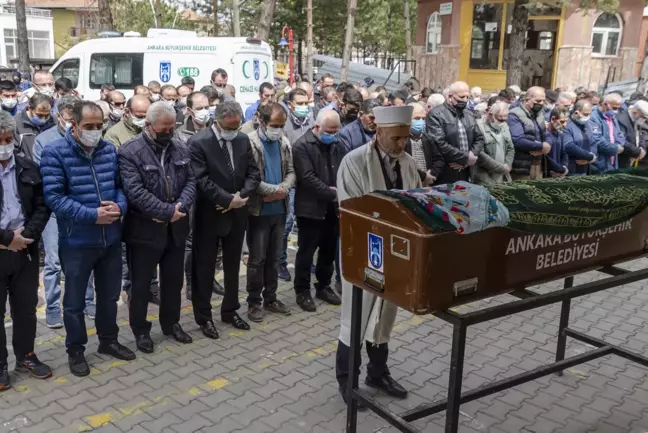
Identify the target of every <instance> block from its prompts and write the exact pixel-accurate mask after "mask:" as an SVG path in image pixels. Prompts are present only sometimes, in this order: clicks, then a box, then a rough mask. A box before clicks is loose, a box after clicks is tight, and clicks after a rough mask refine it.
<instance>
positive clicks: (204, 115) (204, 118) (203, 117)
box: [192, 108, 211, 125]
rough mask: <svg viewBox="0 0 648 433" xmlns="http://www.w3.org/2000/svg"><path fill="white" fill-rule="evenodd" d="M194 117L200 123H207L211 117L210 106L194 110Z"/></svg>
mask: <svg viewBox="0 0 648 433" xmlns="http://www.w3.org/2000/svg"><path fill="white" fill-rule="evenodd" d="M192 112H193V119H194V122H196V123H197V124H199V125H206V124H207V122H209V119H210V118H211V116H210V114H209V108H203V109H202V110H196V111H193V110H192Z"/></svg>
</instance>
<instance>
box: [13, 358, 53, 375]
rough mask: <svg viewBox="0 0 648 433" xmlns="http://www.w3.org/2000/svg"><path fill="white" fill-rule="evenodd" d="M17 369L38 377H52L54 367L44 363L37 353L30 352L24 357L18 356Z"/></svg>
mask: <svg viewBox="0 0 648 433" xmlns="http://www.w3.org/2000/svg"><path fill="white" fill-rule="evenodd" d="M16 371H24V372H28V373H29V374H31V375H32V376H33V377H35V378H37V379H47V378H48V377H52V369H51V368H49V366H47V364H43V363H42V362H40V360H39V359H38V358H37V357H36V354H35V353H33V352H32V353H28V354H27V355H25V357H24V358H23V359H18V358H16Z"/></svg>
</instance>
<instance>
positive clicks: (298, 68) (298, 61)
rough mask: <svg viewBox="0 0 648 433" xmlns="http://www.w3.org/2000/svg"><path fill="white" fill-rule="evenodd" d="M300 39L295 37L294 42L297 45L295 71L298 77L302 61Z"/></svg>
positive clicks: (302, 49) (300, 72)
mask: <svg viewBox="0 0 648 433" xmlns="http://www.w3.org/2000/svg"><path fill="white" fill-rule="evenodd" d="M303 42H304V41H302V40H301V39H295V44H296V45H297V73H298V74H299V78H301V76H302V73H303V72H302V62H303V61H304V52H303V51H304V47H303Z"/></svg>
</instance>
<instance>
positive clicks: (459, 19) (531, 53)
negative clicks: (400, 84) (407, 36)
mask: <svg viewBox="0 0 648 433" xmlns="http://www.w3.org/2000/svg"><path fill="white" fill-rule="evenodd" d="M571 3H572V4H571V5H570V6H565V5H563V4H562V3H559V2H557V3H556V6H554V7H550V6H545V7H542V8H541V9H539V8H531V9H530V11H529V15H530V16H529V25H528V27H527V40H526V49H525V52H524V59H523V62H524V67H523V77H522V83H521V86H522V88H528V87H530V86H532V85H540V86H543V87H552V88H555V87H561V88H565V89H574V88H575V87H578V86H585V87H587V88H589V89H598V87H599V86H600V85H602V84H604V83H605V82H606V81H610V82H613V81H619V80H629V79H632V78H634V77H636V69H637V61H638V50H639V45H640V32H641V23H642V17H643V5H642V2H639V1H637V0H620V7H619V10H618V12H617V13H615V14H609V13H600V12H595V11H583V10H581V9H578V7H577V4H578V0H571ZM513 4H514V0H452V1H442V0H419V3H418V14H417V17H418V21H417V26H416V45H415V47H414V54H415V57H414V58H416V59H417V60H418V62H417V74H416V75H417V78H419V80H421V82H422V83H423V84H424V85H426V86H431V87H443V86H445V85H447V84H449V83H451V82H452V81H454V80H457V79H460V80H463V81H467V82H468V83H469V84H470V85H471V86H480V87H482V88H483V89H486V90H495V89H501V88H503V87H505V84H506V68H507V62H508V40H509V36H510V33H511V15H512V12H513Z"/></svg>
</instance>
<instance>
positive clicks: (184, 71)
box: [178, 66, 200, 77]
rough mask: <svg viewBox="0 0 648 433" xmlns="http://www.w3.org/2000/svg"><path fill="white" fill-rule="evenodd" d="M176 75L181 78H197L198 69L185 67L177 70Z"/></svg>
mask: <svg viewBox="0 0 648 433" xmlns="http://www.w3.org/2000/svg"><path fill="white" fill-rule="evenodd" d="M178 75H180V76H181V77H197V76H198V75H200V69H198V68H190V67H188V66H185V67H182V68H178Z"/></svg>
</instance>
